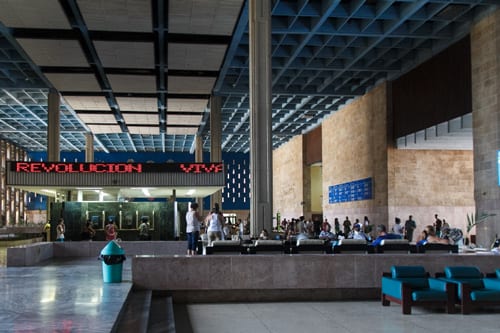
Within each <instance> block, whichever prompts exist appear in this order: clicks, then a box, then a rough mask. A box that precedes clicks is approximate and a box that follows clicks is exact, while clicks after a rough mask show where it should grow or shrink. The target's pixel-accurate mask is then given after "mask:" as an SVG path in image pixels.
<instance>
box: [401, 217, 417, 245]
mask: <svg viewBox="0 0 500 333" xmlns="http://www.w3.org/2000/svg"><path fill="white" fill-rule="evenodd" d="M404 228H405V234H406V239H407V240H409V241H410V242H411V241H412V240H413V231H415V229H416V228H417V223H416V222H415V221H414V220H413V216H411V215H410V216H409V217H408V220H406V222H405V227H404Z"/></svg>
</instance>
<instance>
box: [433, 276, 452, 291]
mask: <svg viewBox="0 0 500 333" xmlns="http://www.w3.org/2000/svg"><path fill="white" fill-rule="evenodd" d="M449 286H452V283H450V282H447V281H445V280H440V279H436V278H429V288H430V289H434V290H439V291H447V290H448V288H449Z"/></svg>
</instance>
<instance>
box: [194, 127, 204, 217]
mask: <svg viewBox="0 0 500 333" xmlns="http://www.w3.org/2000/svg"><path fill="white" fill-rule="evenodd" d="M195 145H196V148H195V152H194V161H195V162H196V163H202V162H203V138H202V137H201V136H200V135H197V136H196V137H195ZM196 203H197V204H198V207H199V208H198V212H199V213H200V215H201V216H203V198H199V197H197V198H196Z"/></svg>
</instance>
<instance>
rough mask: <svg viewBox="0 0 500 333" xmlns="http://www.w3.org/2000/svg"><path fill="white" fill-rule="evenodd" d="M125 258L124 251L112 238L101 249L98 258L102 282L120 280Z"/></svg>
mask: <svg viewBox="0 0 500 333" xmlns="http://www.w3.org/2000/svg"><path fill="white" fill-rule="evenodd" d="M125 259H126V257H125V251H124V250H123V248H122V247H121V246H120V245H119V244H118V243H117V242H116V241H114V240H113V241H111V242H109V243H108V244H107V245H106V246H105V247H104V248H103V249H102V250H101V255H100V256H99V260H102V278H103V280H104V282H110V283H116V282H122V270H123V262H124V261H125Z"/></svg>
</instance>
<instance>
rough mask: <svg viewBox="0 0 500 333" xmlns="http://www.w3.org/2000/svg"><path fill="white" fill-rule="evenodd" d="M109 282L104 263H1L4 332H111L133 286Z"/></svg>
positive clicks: (126, 276)
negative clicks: (32, 264)
mask: <svg viewBox="0 0 500 333" xmlns="http://www.w3.org/2000/svg"><path fill="white" fill-rule="evenodd" d="M130 267H131V265H130V260H126V261H125V262H124V264H123V276H122V278H123V282H122V283H104V282H103V278H102V263H101V262H100V261H98V260H97V258H91V259H77V260H74V259H73V260H68V259H66V260H65V259H54V260H51V261H49V262H47V263H44V264H41V265H39V266H34V267H0V300H1V301H0V332H62V333H66V332H68V333H69V332H72V333H73V332H96V333H97V332H106V333H107V332H110V331H111V330H112V328H113V325H114V323H115V321H116V319H117V317H118V315H119V312H120V310H121V308H122V306H123V304H124V302H125V299H126V298H127V295H128V293H129V291H130V289H131V287H132V283H131V271H130Z"/></svg>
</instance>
